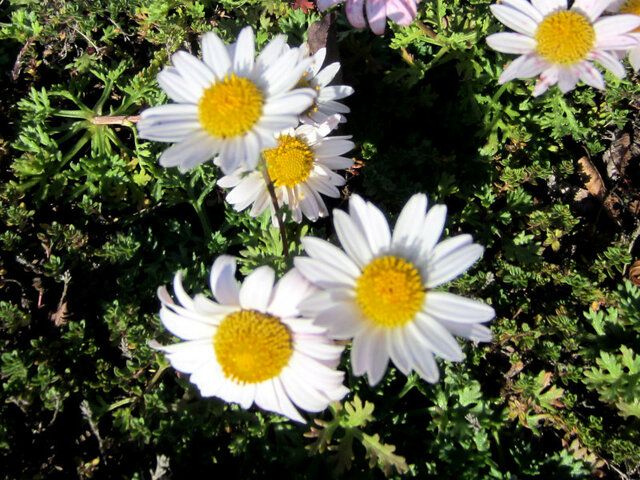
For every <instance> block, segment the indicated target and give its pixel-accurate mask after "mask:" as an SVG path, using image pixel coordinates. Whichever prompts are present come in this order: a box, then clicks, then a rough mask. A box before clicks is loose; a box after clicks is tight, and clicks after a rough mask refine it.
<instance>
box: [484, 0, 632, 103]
mask: <svg viewBox="0 0 640 480" xmlns="http://www.w3.org/2000/svg"><path fill="white" fill-rule="evenodd" d="M610 1H611V0H576V1H575V2H574V3H573V5H572V7H571V9H568V6H567V0H532V1H531V3H529V1H527V0H502V2H501V3H500V4H499V5H491V11H492V12H493V14H494V15H495V16H496V18H497V19H498V20H500V21H501V22H502V23H504V24H505V25H506V26H507V27H509V28H511V29H513V30H515V32H516V33H512V32H502V33H494V34H493V35H489V36H488V37H487V43H488V44H489V46H490V47H491V48H493V49H494V50H497V51H499V52H503V53H516V54H519V55H520V57H518V58H517V59H515V60H514V61H513V62H511V64H510V65H509V66H508V67H507V68H506V69H505V70H504V71H503V72H502V75H500V79H499V82H500V83H505V82H508V81H509V80H513V79H514V78H531V77H535V76H537V75H540V80H539V81H538V83H537V84H536V86H535V87H534V89H533V95H534V96H538V95H540V94H542V93H544V92H545V91H546V90H547V88H549V87H550V86H551V85H554V84H555V83H557V84H558V87H559V88H560V90H561V91H562V92H563V93H566V92H568V91H569V90H571V89H573V88H574V87H575V86H576V83H577V82H578V80H582V81H583V82H584V83H586V84H587V85H590V86H592V87H595V88H600V89H602V88H604V79H603V78H602V74H601V73H600V72H599V71H598V69H596V67H595V66H594V65H593V63H592V61H593V60H595V61H597V62H598V63H600V64H601V65H602V66H603V67H605V68H607V69H608V70H610V71H611V73H613V74H614V75H615V76H616V77H618V78H622V77H624V74H625V70H624V66H623V65H622V64H621V63H620V61H619V60H618V58H617V57H616V55H615V54H613V53H612V50H628V49H630V48H633V47H634V46H636V45H637V40H636V39H635V38H634V37H633V36H632V35H627V33H628V32H630V31H632V30H633V29H635V28H637V27H638V26H640V17H637V16H635V15H614V16H608V17H604V18H600V19H599V17H600V15H601V14H602V12H603V11H604V10H605V8H607V6H608V5H609V3H610Z"/></svg>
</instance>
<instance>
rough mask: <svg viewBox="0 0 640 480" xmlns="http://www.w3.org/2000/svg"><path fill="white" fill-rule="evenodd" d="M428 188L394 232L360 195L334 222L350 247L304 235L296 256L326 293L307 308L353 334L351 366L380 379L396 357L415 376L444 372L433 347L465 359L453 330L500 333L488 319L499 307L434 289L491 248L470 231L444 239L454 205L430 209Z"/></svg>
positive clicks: (432, 378)
mask: <svg viewBox="0 0 640 480" xmlns="http://www.w3.org/2000/svg"><path fill="white" fill-rule="evenodd" d="M426 209H427V197H426V196H425V195H422V194H418V195H414V196H413V197H411V199H410V200H409V202H408V203H407V204H406V205H405V207H404V208H403V210H402V212H401V213H400V216H399V217H398V221H397V222H396V225H395V229H394V231H393V234H392V233H391V231H390V229H389V225H388V223H387V220H386V219H385V217H384V215H383V213H382V212H381V211H380V210H379V209H378V208H376V207H375V206H374V205H373V204H371V203H369V202H365V201H364V200H363V199H362V198H360V197H359V196H357V195H354V196H352V197H351V199H350V201H349V213H346V212H344V211H341V210H334V211H333V223H334V226H335V229H336V233H337V235H338V239H339V240H340V243H341V244H342V247H343V248H344V251H342V250H340V249H339V248H337V247H335V246H333V245H332V244H330V243H329V242H326V241H324V240H321V239H319V238H314V237H305V238H303V239H302V244H303V245H304V248H305V251H306V253H307V254H308V255H309V256H308V257H296V258H295V260H294V262H295V266H296V268H297V269H298V270H299V271H300V273H302V275H303V276H304V277H305V278H307V279H308V280H309V281H310V282H311V283H313V284H314V285H315V286H317V287H318V288H320V289H322V291H321V292H319V293H317V294H315V295H313V296H311V297H309V298H308V299H307V300H304V301H303V302H302V303H301V304H300V305H299V308H300V310H301V311H302V312H304V314H306V315H309V316H311V317H313V318H314V323H315V324H316V325H319V326H322V327H326V328H327V329H328V331H329V336H331V337H332V338H334V339H341V340H344V339H349V338H353V346H352V348H351V366H352V371H353V373H354V374H355V375H363V374H364V373H366V374H367V377H368V379H369V383H370V384H371V385H375V384H377V383H378V382H379V381H380V380H381V379H382V377H383V376H384V373H385V371H386V369H387V365H388V362H389V359H391V360H392V361H393V363H394V364H395V366H396V367H397V368H398V369H399V370H400V371H402V372H403V373H404V374H405V375H408V374H409V373H410V372H411V371H412V370H413V371H416V372H417V373H418V374H419V375H420V376H421V377H422V378H424V379H425V380H427V381H428V382H436V381H437V380H438V378H439V371H438V366H437V364H436V361H435V358H434V355H433V354H436V355H438V356H440V357H442V358H444V359H446V360H452V361H460V360H462V358H463V355H462V350H461V348H460V345H458V342H457V341H456V339H455V337H454V335H458V336H461V337H465V338H468V339H471V340H475V341H483V342H488V341H491V332H490V330H489V329H488V328H487V327H485V326H483V325H480V323H482V322H487V321H489V320H491V319H492V318H493V317H494V315H495V313H494V311H493V308H491V307H490V306H489V305H487V304H485V303H482V302H479V301H476V300H471V299H469V298H465V297H462V296H459V295H455V294H452V293H447V292H443V291H437V290H434V289H435V288H437V287H439V286H440V285H442V284H444V283H446V282H449V281H450V280H453V279H454V278H456V277H457V276H458V275H460V274H462V273H463V272H464V271H465V270H467V269H468V268H469V267H470V266H471V265H473V263H475V262H476V260H478V258H480V256H481V255H482V252H483V250H484V249H483V248H482V247H481V246H480V245H478V244H475V243H473V241H472V239H471V236H470V235H458V236H455V237H452V238H449V239H447V240H444V241H442V242H440V243H438V239H439V238H440V235H441V234H442V230H443V228H444V223H445V217H446V207H445V206H444V205H435V206H434V207H432V208H431V209H430V210H429V211H428V212H427V213H426V214H425V211H426Z"/></svg>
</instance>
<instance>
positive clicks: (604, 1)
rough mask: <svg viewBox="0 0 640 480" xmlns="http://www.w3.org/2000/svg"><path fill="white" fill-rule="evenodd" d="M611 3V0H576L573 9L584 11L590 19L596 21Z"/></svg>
mask: <svg viewBox="0 0 640 480" xmlns="http://www.w3.org/2000/svg"><path fill="white" fill-rule="evenodd" d="M610 3H611V0H576V1H575V2H573V5H572V6H571V10H576V11H578V12H582V13H584V14H586V16H587V18H588V19H589V20H591V21H592V22H595V21H596V20H597V18H598V17H599V16H600V15H601V14H602V12H604V10H605V9H606V8H607V7H608V6H609V4H610Z"/></svg>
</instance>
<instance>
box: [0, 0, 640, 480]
mask: <svg viewBox="0 0 640 480" xmlns="http://www.w3.org/2000/svg"><path fill="white" fill-rule="evenodd" d="M307 3H308V2H296V5H295V6H296V7H297V6H298V4H304V5H305V9H302V8H293V7H294V5H292V3H291V2H289V1H284V0H220V1H214V0H192V1H187V0H182V1H180V0H146V1H144V2H143V1H141V0H93V1H86V0H74V1H65V0H42V1H41V0H9V1H8V2H4V3H1V4H0V19H1V20H0V22H1V23H0V26H1V28H0V39H2V46H1V47H0V66H1V67H2V72H4V73H3V74H2V75H3V81H2V82H0V112H1V113H2V116H3V118H4V119H5V121H4V122H2V126H1V127H0V128H1V135H0V165H1V169H0V178H1V182H2V183H1V184H0V225H1V227H0V299H1V300H0V320H1V323H0V333H1V337H0V342H1V351H2V362H1V371H0V378H2V387H1V391H2V397H1V398H2V403H1V404H0V411H1V416H0V464H1V465H2V468H0V471H1V472H2V476H3V478H6V479H14V478H15V479H18V478H73V477H74V476H76V475H77V477H78V478H82V479H84V478H132V479H140V480H141V479H160V478H175V479H180V478H187V475H193V474H194V473H196V472H197V473H202V474H206V475H211V474H214V473H219V472H222V471H226V472H232V473H233V475H234V477H237V478H265V476H266V475H269V474H272V473H273V474H274V475H280V476H282V475H284V476H285V477H289V476H291V477H295V478H320V477H327V476H333V475H338V474H344V476H345V478H382V477H384V476H385V475H386V476H392V477H394V478H400V477H412V476H413V477H418V478H445V479H448V478H451V479H471V480H475V479H480V478H492V479H515V478H543V479H544V478H551V476H553V477H554V478H557V479H561V478H588V477H590V476H593V477H598V478H622V479H626V478H640V446H639V442H640V433H638V432H639V427H640V355H639V353H638V352H640V336H639V334H640V290H639V289H638V288H637V287H635V286H634V285H633V283H634V282H635V283H638V279H640V270H639V269H640V266H638V265H640V264H638V265H636V264H634V261H635V260H636V259H637V258H638V257H639V256H640V251H639V250H638V248H637V246H636V239H637V235H638V232H640V222H639V216H638V214H639V211H640V203H639V201H640V196H639V195H638V186H640V169H639V167H638V159H639V158H640V143H639V142H640V140H639V138H638V136H637V135H638V131H639V130H638V128H639V127H640V126H639V125H638V120H637V119H638V116H637V113H638V109H639V108H640V86H639V85H638V77H637V76H636V75H633V74H629V75H628V77H627V79H625V80H623V81H619V80H617V79H616V78H615V77H612V76H610V75H608V74H607V75H606V80H607V89H606V90H605V91H596V90H593V89H591V88H588V87H585V86H580V87H578V88H577V89H576V90H574V91H572V92H571V93H569V94H567V95H566V96H563V95H562V94H561V93H560V91H559V90H558V89H557V88H556V87H553V88H551V89H550V90H549V91H548V92H547V93H546V94H545V95H543V96H541V97H539V98H532V97H531V86H530V82H526V81H517V82H510V83H507V84H505V85H502V86H500V85H498V83H497V78H498V76H499V74H500V72H501V70H502V67H503V65H504V64H505V63H506V62H507V60H509V59H508V58H507V57H506V56H504V55H501V54H498V53H496V52H494V51H492V50H491V49H489V48H488V47H487V46H486V44H485V42H484V38H485V37H486V35H487V34H489V33H493V32H496V31H498V30H499V29H500V28H502V27H501V26H500V25H499V24H498V22H497V21H496V20H495V19H494V18H493V17H492V16H491V14H490V11H489V4H490V1H489V0H452V1H451V2H447V3H445V2H442V1H440V0H425V1H424V2H423V3H421V4H420V6H419V13H418V18H417V19H416V21H415V22H414V23H413V24H412V25H411V26H408V27H400V26H397V25H394V24H388V25H387V30H386V33H385V34H384V35H382V36H379V37H378V36H375V35H374V34H373V33H371V31H369V30H358V29H354V28H353V27H351V26H350V25H349V24H348V23H347V21H346V18H345V17H344V7H338V8H337V9H335V11H336V12H337V13H334V14H332V15H331V14H330V16H329V17H327V18H326V20H325V22H326V23H324V24H322V25H324V27H326V25H328V24H329V23H331V28H330V29H329V30H328V33H327V36H326V38H325V36H324V33H326V32H325V29H324V27H320V28H317V26H316V27H314V28H313V29H312V30H311V32H312V33H311V35H312V36H313V37H314V38H311V39H310V40H313V41H315V42H320V43H324V42H325V41H326V42H327V46H328V48H329V50H330V52H331V53H330V54H331V55H332V56H333V58H335V59H339V60H340V62H341V65H342V80H341V81H342V83H344V84H347V85H351V86H353V87H354V89H355V94H354V95H353V96H351V97H350V98H349V99H347V100H346V102H345V103H347V104H348V105H349V106H350V108H351V113H350V114H349V115H348V122H347V123H346V124H345V125H343V126H342V127H341V134H345V135H352V136H353V141H354V142H355V143H356V149H355V150H354V151H353V152H351V155H352V156H353V157H354V158H355V161H356V166H355V167H354V168H352V169H351V170H349V171H348V172H347V180H348V182H347V186H346V187H345V189H344V197H343V199H342V200H339V201H338V200H336V201H330V202H329V207H330V208H343V207H344V204H345V201H344V198H346V197H347V196H348V194H349V193H353V192H356V193H359V194H361V195H363V196H365V197H367V198H368V199H370V200H371V201H373V202H375V203H376V204H377V205H379V206H381V207H382V208H383V209H384V210H385V211H386V212H388V214H389V215H390V217H392V218H393V217H394V216H396V215H397V214H398V212H399V211H400V208H401V207H402V206H403V205H404V204H405V202H406V201H407V199H408V198H409V197H410V195H411V194H413V193H416V192H425V193H427V194H428V196H429V200H430V202H431V203H435V202H441V203H446V204H447V206H448V208H449V217H448V221H447V233H448V235H453V234H456V233H458V232H465V233H471V234H472V235H473V237H474V239H475V240H476V241H477V242H479V243H481V244H483V245H484V246H485V247H486V252H485V254H484V256H483V258H482V260H481V261H480V262H479V263H478V264H476V265H475V266H474V268H473V269H472V270H470V271H469V273H468V274H466V275H464V276H462V277H460V278H459V279H457V280H456V281H455V282H454V283H453V284H451V285H450V290H451V291H454V292H457V293H461V294H464V295H467V296H471V297H474V298H477V299H481V300H483V301H486V302H488V303H490V304H491V305H492V306H493V307H494V308H495V310H496V313H497V317H496V319H495V320H494V321H493V322H492V323H491V325H490V326H491V329H492V331H493V333H494V342H493V343H491V344H481V345H477V344H475V345H474V344H473V343H472V342H463V343H464V346H463V348H464V351H465V353H466V360H465V361H464V362H463V363H460V364H454V363H449V362H441V363H440V367H441V371H442V379H441V380H440V382H439V383H438V384H435V385H431V384H428V383H426V382H424V381H422V380H420V379H419V377H417V376H410V377H409V378H406V377H405V376H404V375H402V374H401V373H397V372H396V371H395V370H393V369H390V371H389V372H388V373H387V376H386V377H385V379H384V380H383V381H382V382H381V383H380V384H379V385H378V386H377V387H376V388H371V387H369V386H368V384H367V383H366V380H365V379H363V378H356V377H353V376H351V375H349V373H348V374H347V379H346V384H347V386H348V387H349V388H350V389H351V392H352V393H351V394H350V395H349V396H348V397H346V398H345V400H344V401H343V403H342V404H340V405H338V404H334V405H332V407H331V409H330V410H329V411H327V412H325V413H323V414H320V415H316V416H315V418H313V421H310V423H309V424H308V425H299V424H295V423H293V422H291V421H288V420H287V419H285V418H283V417H280V416H278V415H274V414H270V413H265V412H262V411H260V410H258V409H255V408H254V409H251V410H249V411H244V410H242V409H241V408H240V407H238V406H237V405H233V404H232V405H228V404H225V403H224V402H222V401H221V400H218V399H216V398H201V397H200V395H199V393H198V391H197V389H196V388H195V387H194V386H193V385H191V384H190V383H189V382H188V378H186V377H185V376H184V375H180V374H177V373H176V372H175V370H173V369H172V368H170V366H169V364H168V362H167V360H166V359H165V358H164V355H163V354H162V353H160V352H157V351H155V350H153V349H151V348H150V347H149V346H148V342H149V341H150V340H158V341H160V342H161V343H169V342H170V341H171V338H172V337H171V335H170V334H168V333H167V332H166V331H165V330H164V328H163V327H162V325H161V323H160V321H159V319H158V316H157V312H158V309H159V302H158V299H157V297H156V289H157V287H158V286H160V285H164V284H168V283H170V282H171V279H172V277H173V274H174V273H175V272H176V271H178V270H180V269H184V270H185V271H186V272H187V275H186V277H185V286H186V287H188V289H189V290H190V291H191V292H202V291H204V290H205V285H206V282H207V277H208V270H209V268H210V266H211V263H212V261H213V260H214V259H215V257H217V256H218V255H220V254H222V253H230V254H234V255H237V256H238V257H239V262H240V265H241V272H242V273H243V274H247V273H248V272H249V271H250V270H251V269H253V268H254V267H256V266H258V265H264V264H267V265H271V266H272V267H273V268H275V269H276V271H278V272H279V273H280V274H282V273H284V272H285V271H286V270H287V269H288V268H289V267H290V262H289V261H288V260H286V259H285V257H284V255H283V247H282V242H281V238H280V235H279V233H278V230H277V229H275V228H274V227H272V225H271V221H270V218H269V217H268V215H267V216H265V215H263V216H262V217H259V218H257V219H254V218H250V217H249V216H248V214H247V213H246V212H242V213H237V212H235V211H234V210H233V209H232V208H231V207H230V206H229V205H227V204H226V203H225V202H224V196H225V191H224V190H223V189H221V188H219V187H218V186H216V179H217V178H219V177H220V172H219V170H218V169H217V168H216V167H215V166H213V165H212V164H211V162H209V163H207V164H205V165H204V166H201V167H198V168H196V169H194V170H192V171H190V172H189V173H187V174H185V175H182V174H180V173H178V172H177V170H176V169H165V168H162V167H160V166H159V165H158V163H157V159H158V155H159V154H160V152H161V151H162V150H163V149H164V148H165V145H163V144H159V143H155V142H146V141H143V140H141V139H139V138H138V137H137V134H136V129H135V116H137V115H138V114H139V113H140V111H141V110H143V109H144V108H146V107H148V106H150V105H158V104H161V103H166V102H167V98H166V96H165V94H164V93H163V92H162V90H161V89H160V88H159V87H158V85H157V83H156V81H155V76H156V74H157V73H158V71H159V70H160V69H161V68H162V67H163V66H165V65H166V64H167V63H168V62H169V58H170V55H171V54H172V53H173V52H175V51H177V50H179V49H185V50H188V51H191V52H193V53H194V54H199V42H198V40H199V37H200V36H201V35H202V34H203V33H204V32H207V31H210V30H215V31H216V32H217V33H218V34H219V35H220V36H221V37H223V38H225V39H226V40H228V41H233V40H234V39H235V37H236V35H237V33H238V32H239V31H240V29H241V28H242V27H243V26H245V25H251V26H252V27H253V28H254V30H255V31H256V38H257V40H258V44H259V45H264V44H265V43H266V42H267V41H268V40H269V39H271V38H272V37H273V36H274V35H275V34H277V33H285V34H286V35H287V36H288V42H289V43H290V44H292V45H298V44H300V43H301V42H303V41H305V40H307V32H308V31H309V27H310V26H311V25H312V24H313V23H314V22H316V21H318V20H320V19H321V18H322V16H323V14H320V13H319V12H318V11H317V10H315V9H314V8H312V7H313V6H311V8H308V9H307V6H306V4H307ZM304 10H307V11H306V13H305V11H304ZM329 21H330V22H329ZM106 116H109V117H114V116H118V117H122V118H120V119H117V120H115V121H114V119H113V118H111V119H107V120H105V117H106ZM129 116H131V117H133V118H127V117H129ZM287 229H288V236H289V240H290V243H291V245H290V249H291V252H292V253H299V252H301V245H300V241H299V239H300V237H301V236H302V235H305V234H311V233H312V234H314V235H316V236H319V237H324V238H333V227H332V225H331V222H330V221H329V220H323V221H320V222H317V223H314V224H311V223H308V222H303V223H302V224H301V225H297V224H293V223H292V224H288V225H287ZM288 262H289V263H288ZM347 360H348V359H347V356H346V355H345V356H344V361H343V365H342V367H341V368H343V369H346V370H347V372H348V371H349V370H348V369H349V366H348V361H347ZM223 469H224V470H223Z"/></svg>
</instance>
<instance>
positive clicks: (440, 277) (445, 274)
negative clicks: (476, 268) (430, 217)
mask: <svg viewBox="0 0 640 480" xmlns="http://www.w3.org/2000/svg"><path fill="white" fill-rule="evenodd" d="M453 238H454V239H455V238H457V237H453ZM445 242H446V240H445ZM445 242H442V243H441V244H440V245H444V244H445ZM440 245H437V246H436V248H434V250H433V255H434V258H433V259H432V260H431V262H429V263H430V265H429V266H428V267H427V268H428V270H427V273H426V275H425V276H426V278H427V282H426V286H427V288H435V287H437V286H439V285H442V284H443V283H446V282H449V281H450V280H453V279H454V278H456V277H458V276H460V275H461V274H462V273H464V272H465V271H467V270H468V269H469V267H471V265H473V264H474V263H476V261H478V259H479V258H480V257H481V256H482V253H483V252H484V247H482V246H481V245H478V244H477V243H474V244H470V245H463V246H460V247H459V248H457V249H456V250H455V251H453V252H451V253H448V254H446V255H440V252H439V251H438V247H439V246H440Z"/></svg>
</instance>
